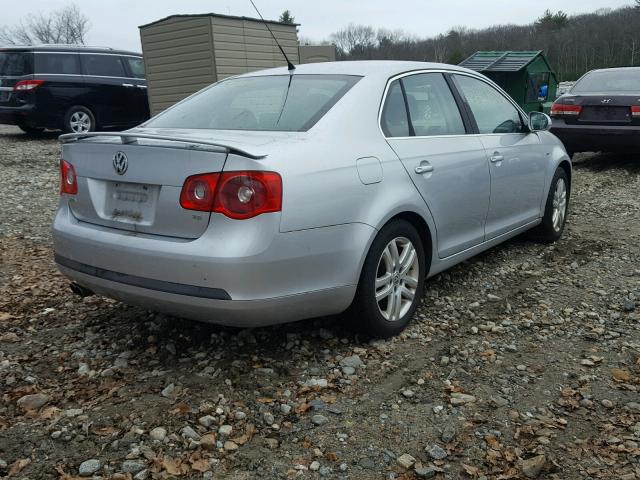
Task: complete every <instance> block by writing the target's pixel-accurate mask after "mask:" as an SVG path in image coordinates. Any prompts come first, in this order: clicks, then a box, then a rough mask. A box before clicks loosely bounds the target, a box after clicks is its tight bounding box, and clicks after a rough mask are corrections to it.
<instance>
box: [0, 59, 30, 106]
mask: <svg viewBox="0 0 640 480" xmlns="http://www.w3.org/2000/svg"><path fill="white" fill-rule="evenodd" d="M32 74H33V53H32V52H30V51H28V50H13V49H12V50H2V49H0V106H1V107H15V106H17V105H18V104H17V101H16V98H15V96H14V94H13V86H14V85H15V84H16V83H18V82H19V81H20V80H24V79H25V78H32V76H33V75H32Z"/></svg>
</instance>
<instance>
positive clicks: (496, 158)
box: [489, 153, 504, 163]
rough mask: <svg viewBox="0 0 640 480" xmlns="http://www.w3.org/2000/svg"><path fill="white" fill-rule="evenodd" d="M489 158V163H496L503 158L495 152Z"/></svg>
mask: <svg viewBox="0 0 640 480" xmlns="http://www.w3.org/2000/svg"><path fill="white" fill-rule="evenodd" d="M489 160H491V163H498V162H501V161H503V160H504V155H498V154H497V153H494V154H493V155H492V156H491V157H490V158H489Z"/></svg>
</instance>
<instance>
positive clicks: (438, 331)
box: [0, 128, 640, 480]
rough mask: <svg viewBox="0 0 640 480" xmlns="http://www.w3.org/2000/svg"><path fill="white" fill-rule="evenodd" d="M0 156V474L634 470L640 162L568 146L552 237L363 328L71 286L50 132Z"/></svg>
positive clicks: (523, 244) (549, 474)
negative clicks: (146, 305)
mask: <svg viewBox="0 0 640 480" xmlns="http://www.w3.org/2000/svg"><path fill="white" fill-rule="evenodd" d="M0 152H2V154H1V155H0V163H1V166H2V168H3V176H4V179H5V180H4V181H3V182H2V183H1V184H0V198H2V199H3V209H2V210H1V211H0V223H1V224H2V231H1V232H0V243H1V245H0V261H1V262H2V263H1V268H0V325H1V328H0V398H1V400H2V401H1V402H0V476H2V475H10V476H11V478H24V479H49V478H62V479H67V480H70V479H72V478H73V477H74V476H77V475H79V474H80V473H83V474H85V475H87V476H89V477H91V476H93V477H94V478H121V479H126V478H135V479H137V480H142V479H145V478H175V477H180V478H230V479H253V478H287V477H292V476H298V475H302V476H305V477H307V478H317V477H322V478H357V479H369V478H371V479H382V478H387V479H393V478H397V479H412V478H441V479H443V478H447V479H457V478H487V479H489V478H491V479H509V478H525V474H527V475H529V476H530V477H531V476H536V475H537V476H539V478H551V479H558V480H560V479H562V480H564V479H585V478H594V479H595V478H598V479H627V480H630V479H634V478H638V479H640V464H639V458H640V450H639V447H638V444H639V443H640V404H639V403H640V400H638V399H639V395H638V388H639V386H640V363H639V357H640V315H639V312H638V310H636V308H638V301H639V300H640V266H639V263H638V261H639V257H640V249H639V248H638V241H639V236H640V196H639V195H638V192H639V191H640V188H639V187H640V159H634V158H623V157H616V156H610V155H591V156H588V155H583V156H580V157H579V158H578V159H577V161H576V162H575V170H574V175H573V189H572V199H571V201H572V203H571V214H570V217H569V223H568V227H567V230H566V232H565V235H564V237H563V239H562V240H561V241H560V242H558V243H557V244H556V245H552V246H543V245H539V244H536V243H533V242H531V241H529V240H527V239H526V238H517V239H515V240H513V241H511V242H508V243H507V244H505V245H502V246H499V247H497V248H494V249H492V250H490V251H489V252H486V253H485V254H483V255H480V256H478V257H476V258H474V259H472V260H470V261H467V262H464V263H463V264H461V265H458V266H456V267H455V268H453V269H451V270H449V271H447V272H444V273H442V274H440V275H438V276H437V277H436V278H434V279H431V280H430V281H428V282H427V288H426V292H425V297H424V301H423V305H422V306H421V307H420V309H419V311H418V313H417V314H416V318H415V319H414V322H413V324H412V326H411V327H410V328H409V329H408V330H407V331H406V332H405V333H404V334H403V335H401V336H400V337H398V338H395V339H393V340H389V341H369V340H368V339H366V338H360V337H357V336H356V337H354V336H353V335H352V334H350V333H348V332H347V331H345V330H344V329H343V328H342V327H341V322H340V320H338V319H319V320H315V321H309V322H300V323H296V324H289V325H283V326H278V327H272V328H263V329H254V330H236V329H229V328H221V327H216V326H211V325H204V324H199V323H196V322H190V321H186V320H180V319H175V318H170V317H167V316H164V315H158V314H155V313H152V312H148V311H145V310H142V309H139V308H135V307H129V306H126V305H122V304H120V303H117V302H115V301H112V300H108V299H104V298H99V297H90V298H86V299H84V300H83V299H80V298H78V297H76V296H74V295H73V294H71V293H70V292H69V290H68V287H67V281H66V280H65V279H64V278H63V277H62V276H61V275H60V274H58V273H57V271H56V269H55V266H54V264H53V261H52V252H51V244H50V233H49V232H50V225H51V221H52V216H53V213H54V211H55V206H56V203H57V188H58V187H57V185H58V179H57V157H58V154H59V148H58V145H57V144H56V141H55V138H54V137H53V136H50V137H45V138H40V139H36V140H33V139H28V138H27V137H26V136H25V135H23V134H21V133H18V132H17V130H15V129H8V128H3V129H0ZM635 160H638V161H635ZM25 396H33V397H28V398H27V400H22V401H21V402H18V400H19V399H21V398H23V397H25ZM42 400H44V403H42V404H39V402H40V401H42ZM29 402H31V404H32V406H34V405H35V406H34V408H32V409H28V408H24V405H25V404H28V403H29ZM33 402H35V403H33ZM158 427H159V428H158ZM405 454H406V455H405Z"/></svg>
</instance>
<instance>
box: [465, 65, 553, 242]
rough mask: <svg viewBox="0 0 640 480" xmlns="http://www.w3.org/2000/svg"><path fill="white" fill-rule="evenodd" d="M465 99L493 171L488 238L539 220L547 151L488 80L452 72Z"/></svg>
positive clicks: (487, 227) (518, 114)
mask: <svg viewBox="0 0 640 480" xmlns="http://www.w3.org/2000/svg"><path fill="white" fill-rule="evenodd" d="M453 78H454V80H455V85H456V87H457V89H458V90H459V91H460V93H461V94H462V96H463V97H464V99H465V104H466V106H467V108H468V109H469V110H470V113H471V116H472V119H473V120H474V122H475V124H476V128H477V131H478V133H479V134H480V136H479V138H480V140H481V141H482V144H483V145H484V148H485V150H486V157H487V161H488V162H489V168H490V172H491V203H490V206H489V214H488V216H487V223H486V239H487V240H490V239H492V238H494V237H497V236H499V235H502V234H503V233H507V232H509V231H511V230H513V229H515V228H518V227H520V226H523V225H526V224H527V223H529V222H532V221H534V220H536V219H537V218H539V216H540V214H541V212H540V205H541V200H542V193H543V189H544V180H545V167H546V164H547V154H548V153H549V152H547V151H546V149H549V148H550V147H547V146H544V145H542V144H541V142H540V139H539V137H538V135H537V134H536V133H531V132H529V130H528V128H527V127H526V126H525V124H524V122H523V119H522V117H521V114H520V111H519V110H518V109H517V108H516V107H515V106H514V104H513V103H512V101H511V100H509V99H507V97H506V96H505V95H503V94H502V93H501V92H500V91H498V90H497V89H496V88H495V87H493V86H492V85H490V84H489V83H487V82H485V81H483V80H480V79H478V78H475V77H470V76H467V75H458V74H456V75H453Z"/></svg>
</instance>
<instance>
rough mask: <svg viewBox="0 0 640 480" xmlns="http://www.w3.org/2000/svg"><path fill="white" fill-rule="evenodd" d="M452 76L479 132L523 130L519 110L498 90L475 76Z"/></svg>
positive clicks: (517, 131) (514, 131)
mask: <svg viewBox="0 0 640 480" xmlns="http://www.w3.org/2000/svg"><path fill="white" fill-rule="evenodd" d="M454 78H455V80H456V85H457V86H458V90H460V93H461V94H462V95H463V96H464V98H465V99H466V101H467V103H468V105H469V107H470V108H471V113H472V114H473V116H474V118H475V120H476V124H477V125H478V131H479V133H482V134H489V133H520V132H522V131H524V126H523V124H522V119H521V118H520V112H519V111H518V109H517V108H516V107H514V106H513V104H512V103H511V102H510V101H509V100H507V99H506V98H505V96H504V95H502V94H501V93H500V92H499V91H498V90H496V89H495V88H493V87H492V86H491V85H489V84H488V83H485V82H483V81H481V80H478V79H476V78H472V77H468V76H465V75H454Z"/></svg>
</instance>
